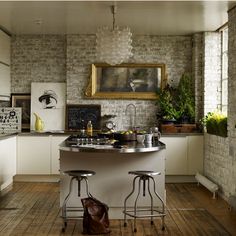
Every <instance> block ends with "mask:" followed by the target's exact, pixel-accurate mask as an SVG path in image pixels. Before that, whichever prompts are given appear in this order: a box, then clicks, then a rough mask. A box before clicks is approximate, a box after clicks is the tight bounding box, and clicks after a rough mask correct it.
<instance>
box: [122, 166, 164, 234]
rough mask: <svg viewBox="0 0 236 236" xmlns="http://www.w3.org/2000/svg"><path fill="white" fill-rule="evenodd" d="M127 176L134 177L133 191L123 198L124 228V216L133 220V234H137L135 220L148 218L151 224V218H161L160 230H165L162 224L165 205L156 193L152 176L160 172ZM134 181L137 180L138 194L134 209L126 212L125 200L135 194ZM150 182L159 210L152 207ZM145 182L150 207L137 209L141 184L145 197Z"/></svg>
mask: <svg viewBox="0 0 236 236" xmlns="http://www.w3.org/2000/svg"><path fill="white" fill-rule="evenodd" d="M128 174H131V175H135V177H134V179H133V189H132V191H131V193H130V194H129V195H128V196H127V197H126V198H125V202H124V211H123V213H124V227H126V226H127V222H126V216H127V215H128V216H130V217H133V218H134V232H137V228H136V218H149V217H150V219H151V224H153V217H161V222H162V230H164V229H165V222H164V217H165V215H166V214H165V204H164V201H163V199H162V198H161V196H160V195H159V194H158V193H157V192H156V186H155V184H156V183H155V180H154V178H153V177H152V176H155V175H160V174H161V173H160V172H154V171H129V172H128ZM136 180H138V194H137V196H136V198H135V202H134V208H133V209H132V210H127V200H128V199H129V198H130V197H131V195H132V194H133V193H134V192H135V183H136ZM150 180H152V183H153V192H154V194H155V196H156V197H157V198H158V199H159V200H160V202H161V206H162V207H161V210H157V209H154V206H153V196H152V193H151V191H150ZM146 182H147V188H148V193H149V196H150V198H151V206H150V207H148V208H145V209H144V208H139V209H138V208H137V202H138V198H139V195H140V191H141V183H142V184H143V197H145V195H146ZM139 212H150V214H138V213H139Z"/></svg>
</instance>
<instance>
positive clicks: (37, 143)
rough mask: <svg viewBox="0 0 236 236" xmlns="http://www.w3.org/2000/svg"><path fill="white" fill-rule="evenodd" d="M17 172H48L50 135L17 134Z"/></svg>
mask: <svg viewBox="0 0 236 236" xmlns="http://www.w3.org/2000/svg"><path fill="white" fill-rule="evenodd" d="M17 143H18V145H17V146H18V147H17V149H18V150H17V174H32V175H41V174H50V163H51V156H50V137H49V136H28V137H24V136H18V142H17Z"/></svg>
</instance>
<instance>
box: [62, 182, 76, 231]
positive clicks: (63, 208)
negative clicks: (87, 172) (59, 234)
mask: <svg viewBox="0 0 236 236" xmlns="http://www.w3.org/2000/svg"><path fill="white" fill-rule="evenodd" d="M75 178H76V177H73V178H71V180H70V186H69V193H68V195H67V196H66V198H65V200H64V202H63V205H62V218H63V222H64V228H63V229H62V231H64V230H65V228H66V226H67V221H66V218H67V216H66V204H67V202H68V200H69V197H70V194H71V191H72V184H73V180H74V179H75Z"/></svg>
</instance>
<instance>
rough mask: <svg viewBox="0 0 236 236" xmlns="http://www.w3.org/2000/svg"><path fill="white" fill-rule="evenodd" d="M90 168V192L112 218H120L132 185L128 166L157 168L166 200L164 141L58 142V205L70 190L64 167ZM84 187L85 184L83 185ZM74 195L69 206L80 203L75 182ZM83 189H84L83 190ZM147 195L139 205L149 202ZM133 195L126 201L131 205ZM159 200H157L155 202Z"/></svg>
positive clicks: (74, 168) (157, 178)
mask: <svg viewBox="0 0 236 236" xmlns="http://www.w3.org/2000/svg"><path fill="white" fill-rule="evenodd" d="M76 169H82V170H93V171H95V172H96V175H95V176H92V177H89V187H90V192H91V194H92V195H93V196H94V197H95V198H97V199H99V200H101V201H103V202H104V203H106V204H107V205H108V206H109V208H110V209H109V217H110V218H111V219H122V218H123V214H122V210H123V204H124V199H125V197H126V196H127V195H128V194H129V193H130V191H131V189H132V180H133V177H134V176H132V175H128V172H129V171H131V170H153V171H160V172H161V175H159V176H156V177H155V180H156V187H157V191H158V193H159V194H160V196H161V197H162V198H163V199H164V200H165V144H163V143H161V142H157V143H152V144H138V143H137V142H127V143H125V144H122V145H116V146H112V145H92V144H91V145H77V144H71V143H69V142H67V141H64V142H63V143H62V144H61V145H60V179H61V181H60V187H61V189H60V205H62V203H63V201H64V199H65V196H66V195H67V194H68V191H69V181H70V177H69V176H67V175H66V174H64V171H66V170H76ZM82 187H84V186H82ZM73 191H74V192H73V195H72V196H71V198H70V199H69V202H68V206H81V202H80V200H79V199H78V197H77V185H76V183H75V182H74V186H73ZM82 192H84V191H82ZM149 201H150V197H149V196H147V197H146V198H145V199H143V198H142V197H141V198H140V202H139V204H140V206H145V205H147V204H149ZM133 203H134V198H133V199H131V201H130V202H128V206H132V205H133ZM159 204H160V203H159V202H158V201H157V202H156V205H157V206H158V205H159Z"/></svg>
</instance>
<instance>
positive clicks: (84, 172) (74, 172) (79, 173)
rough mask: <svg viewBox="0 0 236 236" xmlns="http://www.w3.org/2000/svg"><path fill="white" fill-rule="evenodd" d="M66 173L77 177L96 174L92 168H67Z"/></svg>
mask: <svg viewBox="0 0 236 236" xmlns="http://www.w3.org/2000/svg"><path fill="white" fill-rule="evenodd" d="M64 173H65V174H68V175H69V176H75V177H88V176H92V175H95V174H96V172H95V171H92V170H67V171H64Z"/></svg>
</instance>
